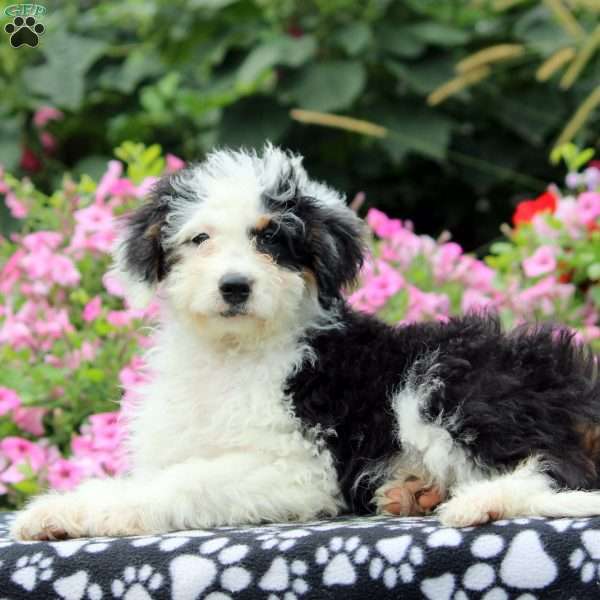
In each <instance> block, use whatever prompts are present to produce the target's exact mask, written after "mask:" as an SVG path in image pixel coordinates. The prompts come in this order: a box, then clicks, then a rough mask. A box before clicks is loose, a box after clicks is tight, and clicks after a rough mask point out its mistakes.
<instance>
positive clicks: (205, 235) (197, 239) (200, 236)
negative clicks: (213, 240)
mask: <svg viewBox="0 0 600 600" xmlns="http://www.w3.org/2000/svg"><path fill="white" fill-rule="evenodd" d="M209 237H210V236H209V235H208V233H199V234H198V235H197V236H195V237H193V238H192V239H191V240H190V242H192V244H194V245H195V246H199V245H200V244H202V242H205V241H206V240H207V239H208V238H209Z"/></svg>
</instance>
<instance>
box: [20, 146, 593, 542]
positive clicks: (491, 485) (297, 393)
mask: <svg viewBox="0 0 600 600" xmlns="http://www.w3.org/2000/svg"><path fill="white" fill-rule="evenodd" d="M361 228H362V226H361V221H360V220H359V219H358V218H357V217H356V216H355V214H354V213H353V212H352V211H351V210H350V209H349V208H348V207H347V206H346V204H345V202H344V198H343V197H342V196H341V195H340V194H338V193H337V192H335V191H334V190H332V189H330V188H328V187H327V186H325V185H323V184H321V183H317V182H314V181H311V180H310V179H308V177H307V174H306V172H305V170H304V169H303V167H302V165H301V158H300V157H299V156H294V155H292V154H290V153H286V152H283V151H281V150H279V149H277V148H274V147H272V146H270V145H267V146H266V147H265V149H264V151H263V152H262V154H261V155H257V154H255V153H249V152H245V151H230V150H220V151H216V152H213V153H212V154H210V155H209V156H208V158H207V159H206V160H205V161H204V162H202V163H200V164H197V165H193V166H190V167H189V168H187V169H185V170H182V171H180V172H178V173H175V174H173V175H170V176H168V177H165V178H164V179H162V180H161V181H160V182H159V183H158V185H157V186H156V187H155V189H154V191H153V193H152V194H151V196H150V198H149V199H148V200H147V202H146V203H145V204H143V205H142V206H141V207H140V208H139V209H138V210H137V211H136V212H135V213H134V214H133V215H131V216H130V217H129V218H128V220H127V221H126V233H125V235H124V237H123V239H122V241H121V244H120V246H119V250H118V252H117V257H116V264H117V269H118V270H119V271H120V272H121V274H122V276H124V277H125V278H126V280H127V283H128V288H129V292H130V297H131V298H132V299H133V300H135V301H137V302H138V303H139V302H140V301H144V298H145V297H149V296H151V295H155V296H156V297H157V298H158V299H159V300H160V302H161V305H162V310H161V323H160V326H159V329H158V331H157V343H156V346H155V347H154V348H153V349H152V350H151V351H150V353H149V355H148V357H147V361H148V363H149V367H150V370H151V372H152V379H151V382H150V383H148V384H146V386H145V387H144V388H143V389H141V390H140V393H141V396H142V401H141V403H140V406H139V409H138V413H137V416H136V417H135V419H134V421H133V424H132V435H131V443H130V450H131V460H132V464H133V467H132V470H131V473H130V474H129V475H128V476H126V477H122V478H114V479H107V480H106V479H105V480H90V481H88V482H86V483H84V484H83V485H81V486H80V487H79V488H78V489H77V490H75V491H73V492H68V493H62V494H58V493H52V494H47V495H43V496H41V497H39V498H37V499H35V500H34V501H33V502H31V503H30V504H29V506H28V507H27V508H26V509H25V510H24V511H23V512H22V513H20V514H19V516H18V518H17V520H16V522H15V524H14V528H13V533H14V535H15V536H16V537H18V538H20V539H26V540H29V539H38V540H39V539H55V538H65V537H80V536H97V535H109V536H112V535H133V534H136V535H137V534H146V533H159V532H166V531H171V530H179V529H187V528H198V527H211V526H219V525H232V524H243V523H260V522H276V521H289V520H308V519H314V518H316V517H319V516H324V515H329V516H331V515H336V514H338V513H339V512H341V511H344V510H350V511H353V512H356V513H369V512H374V511H379V512H391V513H395V514H409V515H415V514H422V513H423V512H425V511H426V510H427V509H428V508H432V507H433V506H434V505H435V504H439V506H438V508H437V513H438V515H439V517H440V518H441V520H442V522H443V523H445V524H448V525H454V526H466V525H473V524H476V523H483V522H486V521H488V520H490V519H497V518H500V517H514V516H518V515H540V516H571V517H579V516H584V515H598V514H600V494H599V493H597V492H592V491H589V490H593V489H595V488H598V487H600V475H599V468H600V383H599V380H598V376H597V364H596V361H595V359H594V357H593V356H592V355H591V353H590V352H588V351H586V350H585V349H583V348H581V347H579V346H576V345H574V344H573V343H572V341H571V336H570V335H569V334H568V333H566V332H564V331H561V330H559V329H552V328H551V327H525V328H521V329H518V330H516V331H513V332H510V333H503V332H502V331H501V329H500V327H499V325H498V322H497V321H496V320H495V319H493V318H487V317H477V316H468V317H464V318H461V319H455V320H452V321H450V323H448V324H440V323H426V324H419V325H411V326H405V327H398V328H393V327H390V326H388V325H385V324H383V323H381V322H379V321H377V320H376V319H374V318H372V317H369V316H365V315H362V314H358V313H355V312H353V311H352V310H351V309H350V308H349V307H348V306H347V305H346V304H345V302H344V300H343V297H342V289H343V288H344V287H345V286H347V285H348V284H350V283H351V282H352V281H353V280H354V279H355V278H356V276H357V275H358V272H359V270H360V267H361V264H362V261H363V243H362V232H361ZM423 494H425V498H426V501H423Z"/></svg>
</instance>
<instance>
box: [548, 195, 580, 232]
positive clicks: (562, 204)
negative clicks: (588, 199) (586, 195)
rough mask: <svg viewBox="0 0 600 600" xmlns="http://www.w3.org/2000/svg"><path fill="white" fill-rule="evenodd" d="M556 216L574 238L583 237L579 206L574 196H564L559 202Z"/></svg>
mask: <svg viewBox="0 0 600 600" xmlns="http://www.w3.org/2000/svg"><path fill="white" fill-rule="evenodd" d="M554 217H555V218H556V219H557V220H558V221H560V222H561V224H562V225H563V226H564V227H565V229H566V230H567V231H568V233H569V235H570V236H571V237H572V238H574V239H579V238H580V237H582V230H583V228H582V223H581V220H580V217H579V208H578V206H577V203H576V202H575V200H574V199H573V198H562V199H561V200H560V201H559V202H558V206H557V208H556V211H555V213H554Z"/></svg>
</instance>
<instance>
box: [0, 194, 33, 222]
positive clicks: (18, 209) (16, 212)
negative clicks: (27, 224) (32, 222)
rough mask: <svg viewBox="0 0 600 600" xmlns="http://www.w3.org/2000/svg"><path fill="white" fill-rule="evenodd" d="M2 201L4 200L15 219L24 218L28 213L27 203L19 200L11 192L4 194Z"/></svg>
mask: <svg viewBox="0 0 600 600" xmlns="http://www.w3.org/2000/svg"><path fill="white" fill-rule="evenodd" d="M4 202H6V206H7V207H8V209H9V210H10V214H11V215H12V216H13V217H14V218H15V219H24V218H25V217H26V216H27V215H28V213H29V209H28V208H27V205H26V204H25V203H24V202H21V200H17V197H16V196H15V195H14V194H13V193H12V192H8V193H7V194H6V198H5V199H4Z"/></svg>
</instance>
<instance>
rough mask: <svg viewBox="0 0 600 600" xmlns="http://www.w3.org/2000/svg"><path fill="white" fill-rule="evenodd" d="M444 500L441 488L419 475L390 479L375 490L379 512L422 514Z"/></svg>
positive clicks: (397, 514) (406, 514) (396, 514)
mask: <svg viewBox="0 0 600 600" xmlns="http://www.w3.org/2000/svg"><path fill="white" fill-rule="evenodd" d="M442 501H443V496H442V494H441V492H440V490H439V488H437V487H436V486H429V485H427V484H426V483H425V482H424V481H423V480H422V479H419V478H417V477H411V478H408V479H406V480H396V481H390V482H388V483H386V484H385V485H383V486H381V487H380V488H379V489H378V490H377V491H376V492H375V503H376V505H377V512H378V513H380V514H387V515H394V516H409V517H410V516H422V515H424V514H427V513H429V512H431V511H432V510H433V509H434V508H435V507H436V506H438V504H440V503H441V502H442Z"/></svg>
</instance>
